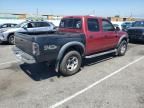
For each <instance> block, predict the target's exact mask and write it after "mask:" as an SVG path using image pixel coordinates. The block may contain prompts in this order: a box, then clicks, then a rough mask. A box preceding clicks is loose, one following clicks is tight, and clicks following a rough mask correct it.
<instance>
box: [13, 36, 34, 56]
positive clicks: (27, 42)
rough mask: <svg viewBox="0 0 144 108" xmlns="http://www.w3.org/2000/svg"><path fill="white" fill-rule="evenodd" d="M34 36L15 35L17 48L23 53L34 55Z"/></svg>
mask: <svg viewBox="0 0 144 108" xmlns="http://www.w3.org/2000/svg"><path fill="white" fill-rule="evenodd" d="M32 42H33V36H31V35H26V34H22V33H15V44H16V47H17V48H19V49H21V50H22V51H24V52H26V53H28V54H30V55H32Z"/></svg>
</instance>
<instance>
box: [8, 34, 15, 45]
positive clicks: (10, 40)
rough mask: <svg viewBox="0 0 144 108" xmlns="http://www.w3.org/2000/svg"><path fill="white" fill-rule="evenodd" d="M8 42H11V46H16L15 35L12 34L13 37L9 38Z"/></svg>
mask: <svg viewBox="0 0 144 108" xmlns="http://www.w3.org/2000/svg"><path fill="white" fill-rule="evenodd" d="M8 42H9V44H11V45H14V44H15V40H14V34H12V35H10V36H9V38H8Z"/></svg>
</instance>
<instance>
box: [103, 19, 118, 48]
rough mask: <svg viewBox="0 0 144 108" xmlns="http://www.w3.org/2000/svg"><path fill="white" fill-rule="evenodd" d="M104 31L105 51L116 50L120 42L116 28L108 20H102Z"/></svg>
mask: <svg viewBox="0 0 144 108" xmlns="http://www.w3.org/2000/svg"><path fill="white" fill-rule="evenodd" d="M102 31H103V32H102V34H103V36H104V47H105V49H106V50H107V49H111V48H114V47H115V46H116V45H117V42H118V35H117V32H116V31H115V29H114V26H113V25H112V24H111V23H110V21H108V20H107V19H102Z"/></svg>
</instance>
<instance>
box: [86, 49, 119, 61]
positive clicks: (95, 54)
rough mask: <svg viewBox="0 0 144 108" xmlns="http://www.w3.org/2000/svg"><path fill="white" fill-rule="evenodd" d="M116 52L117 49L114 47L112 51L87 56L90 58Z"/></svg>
mask: <svg viewBox="0 0 144 108" xmlns="http://www.w3.org/2000/svg"><path fill="white" fill-rule="evenodd" d="M114 52H117V50H116V49H114V50H110V51H106V52H102V53H97V54H93V55H90V56H86V57H85V58H87V59H89V58H93V57H98V56H102V55H106V54H110V53H114Z"/></svg>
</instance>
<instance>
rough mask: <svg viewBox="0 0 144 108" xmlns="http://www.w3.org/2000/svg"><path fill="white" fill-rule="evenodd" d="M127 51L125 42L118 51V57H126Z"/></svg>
mask: <svg viewBox="0 0 144 108" xmlns="http://www.w3.org/2000/svg"><path fill="white" fill-rule="evenodd" d="M126 51H127V42H126V41H125V40H123V41H122V42H121V43H120V45H119V47H118V49H117V55H118V56H124V55H125V53H126Z"/></svg>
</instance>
